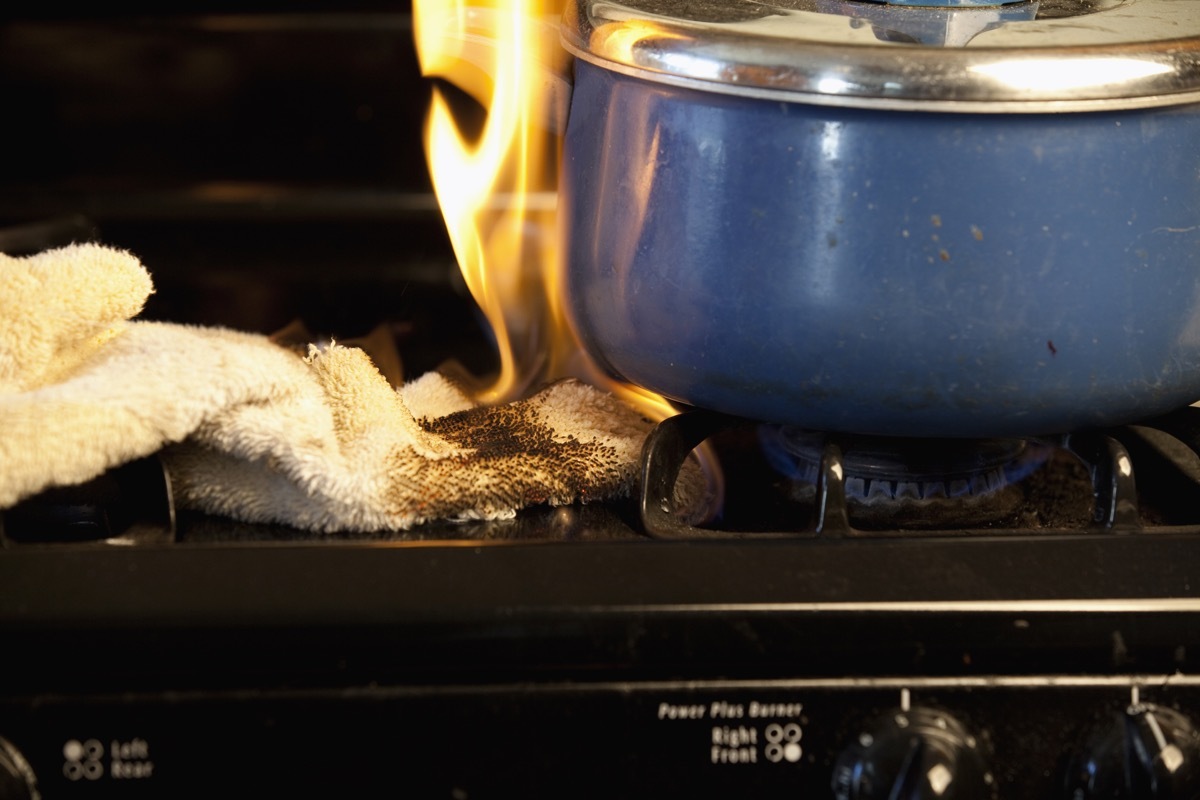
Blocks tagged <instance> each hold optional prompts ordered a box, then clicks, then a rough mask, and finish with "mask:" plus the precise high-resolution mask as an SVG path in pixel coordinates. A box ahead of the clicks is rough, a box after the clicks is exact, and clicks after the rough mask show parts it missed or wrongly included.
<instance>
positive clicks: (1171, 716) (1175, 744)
mask: <svg viewBox="0 0 1200 800" xmlns="http://www.w3.org/2000/svg"><path fill="white" fill-rule="evenodd" d="M1067 797H1068V798H1070V800H1091V799H1092V798H1102V797H1103V798H1115V799H1117V800H1124V799H1126V798H1127V799H1128V800H1143V798H1144V799H1145V800H1195V798H1197V797H1200V733H1197V730H1196V727H1195V725H1193V724H1192V722H1191V721H1190V720H1189V719H1188V718H1187V717H1185V716H1184V715H1183V714H1180V713H1179V712H1178V711H1173V710H1172V709H1169V708H1163V707H1161V706H1155V705H1151V704H1149V703H1139V704H1137V705H1132V706H1130V707H1129V708H1128V709H1126V710H1125V712H1124V713H1123V714H1120V715H1118V717H1117V718H1116V719H1115V720H1114V721H1113V723H1112V725H1111V726H1110V727H1109V728H1108V729H1107V730H1105V731H1103V732H1102V733H1101V734H1100V736H1099V737H1097V739H1096V740H1095V741H1094V742H1093V743H1092V745H1091V747H1090V748H1089V749H1088V750H1087V751H1086V752H1085V753H1084V754H1083V755H1082V756H1081V757H1080V758H1078V759H1076V761H1075V762H1074V763H1073V764H1072V766H1071V770H1070V773H1069V775H1068V779H1067Z"/></svg>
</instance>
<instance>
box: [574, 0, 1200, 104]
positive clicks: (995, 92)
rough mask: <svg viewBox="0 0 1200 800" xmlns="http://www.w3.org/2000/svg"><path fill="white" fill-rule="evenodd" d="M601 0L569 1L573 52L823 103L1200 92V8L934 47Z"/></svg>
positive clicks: (632, 69)
mask: <svg viewBox="0 0 1200 800" xmlns="http://www.w3.org/2000/svg"><path fill="white" fill-rule="evenodd" d="M589 2H590V3H594V7H595V8H596V9H597V10H604V11H608V12H610V13H611V11H612V9H613V8H615V7H616V4H614V3H613V2H612V0H578V3H579V7H578V8H577V9H576V15H575V16H574V18H572V14H571V9H570V7H569V8H568V14H567V16H566V18H565V20H564V24H563V27H562V29H561V39H562V43H563V46H564V47H565V48H566V49H567V50H568V51H569V52H571V53H572V54H573V55H575V56H576V57H578V58H582V59H584V60H586V61H589V62H591V63H593V64H595V65H596V66H599V67H602V68H606V69H612V70H616V71H618V72H622V73H624V74H630V75H636V76H637V77H639V78H643V79H646V80H650V81H655V82H659V83H670V84H674V85H687V86H689V87H691V88H695V89H699V90H702V91H711V92H717V93H721V94H733V95H742V96H753V97H767V98H770V99H776V100H785V101H790V102H807V103H816V104H821V105H838V106H855V107H889V108H911V109H913V110H921V109H928V110H937V111H970V112H988V111H1004V112H1025V113H1036V112H1041V111H1054V112H1062V111H1095V110H1118V109H1129V108H1151V107H1162V106H1176V105H1186V104H1191V103H1195V102H1197V100H1198V99H1200V13H1195V12H1193V13H1192V14H1191V15H1190V16H1189V18H1188V19H1186V20H1184V22H1185V23H1189V24H1185V25H1182V26H1175V27H1174V29H1173V30H1172V32H1173V33H1176V34H1177V33H1178V31H1179V27H1183V28H1184V30H1185V35H1182V36H1181V35H1174V36H1171V37H1164V38H1156V39H1140V40H1131V41H1113V42H1110V43H1105V44H1099V45H1098V44H1086V45H1080V44H1062V45H1051V46H1039V47H1012V46H1007V47H997V46H985V47H976V46H971V47H966V46H961V47H930V46H922V45H897V44H890V43H878V44H876V43H873V42H871V43H865V42H862V41H852V42H829V41H819V40H810V39H799V38H787V37H782V36H763V35H751V34H747V33H746V32H745V31H743V30H738V29H722V28H712V27H709V28H705V29H703V30H701V31H697V30H695V29H693V28H690V27H689V26H688V25H686V24H683V23H678V24H675V23H673V22H671V21H667V22H664V21H663V20H662V19H659V18H655V19H650V18H648V17H644V18H638V17H636V16H634V17H632V18H627V19H620V20H610V19H606V18H604V17H598V18H597V17H591V16H588V13H589V12H588V8H587V4H588V3H589ZM1127 2H1128V3H1130V4H1135V3H1137V2H1138V0H1127ZM1147 2H1149V3H1150V4H1153V3H1155V2H1158V3H1159V4H1160V5H1162V4H1167V5H1169V4H1170V2H1171V0H1147ZM1194 7H1196V8H1198V9H1200V3H1194ZM622 8H623V7H622ZM1094 16H1098V14H1097V15H1094ZM1191 16H1194V17H1196V19H1195V20H1192V19H1191ZM1192 22H1195V23H1196V24H1195V26H1192V25H1191V24H1190V23H1192ZM1025 24H1027V25H1028V24H1032V23H1025ZM1193 27H1194V28H1195V32H1194V33H1193V32H1192V30H1191V29H1192V28H1193Z"/></svg>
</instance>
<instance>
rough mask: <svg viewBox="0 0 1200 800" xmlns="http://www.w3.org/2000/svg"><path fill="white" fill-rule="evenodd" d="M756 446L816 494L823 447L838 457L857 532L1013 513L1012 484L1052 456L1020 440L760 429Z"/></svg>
mask: <svg viewBox="0 0 1200 800" xmlns="http://www.w3.org/2000/svg"><path fill="white" fill-rule="evenodd" d="M760 438H761V441H762V444H763V449H764V453H765V454H766V456H767V458H768V460H769V461H770V462H771V464H772V466H773V467H774V468H775V469H776V470H777V471H778V472H779V473H780V474H781V475H783V476H784V477H786V478H789V479H791V480H793V481H795V482H796V484H797V493H798V494H801V495H808V494H811V493H813V492H814V491H815V488H814V487H815V485H816V482H817V475H818V472H819V468H820V463H821V457H822V455H823V454H824V452H825V447H826V444H827V443H834V444H837V445H838V446H839V447H840V448H841V450H842V466H843V469H844V470H845V478H844V481H845V487H846V501H847V504H848V505H849V507H850V509H851V512H852V514H853V515H855V517H856V520H855V521H856V523H857V524H872V523H879V524H889V525H894V524H904V525H914V526H920V527H931V528H936V527H945V526H955V525H978V524H982V523H985V522H989V521H993V520H996V519H999V518H1001V517H1003V516H1005V515H1007V514H1010V513H1012V512H1013V511H1015V510H1016V508H1017V506H1018V505H1019V504H1020V502H1021V498H1022V495H1021V492H1020V491H1019V490H1017V489H1016V484H1017V483H1018V482H1020V481H1021V480H1022V479H1023V478H1025V477H1027V476H1028V475H1030V474H1031V473H1033V472H1034V471H1035V470H1036V469H1037V468H1038V467H1040V466H1041V465H1042V464H1044V463H1045V462H1046V461H1047V459H1048V458H1049V456H1050V454H1051V452H1052V450H1053V448H1051V447H1049V446H1047V445H1042V444H1038V443H1035V442H1030V441H1026V440H1023V439H903V438H891V437H870V436H854V435H838V436H836V437H833V436H830V435H829V434H825V433H821V432H814V431H807V430H802V429H799V428H794V427H789V426H763V427H762V428H761V429H760Z"/></svg>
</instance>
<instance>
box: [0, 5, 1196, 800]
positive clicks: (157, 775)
mask: <svg viewBox="0 0 1200 800" xmlns="http://www.w3.org/2000/svg"><path fill="white" fill-rule="evenodd" d="M264 10H267V11H272V10H273V9H264ZM138 20H139V21H138V22H137V24H132V23H131V22H130V21H129V20H114V19H110V18H105V19H91V20H84V21H63V20H59V19H40V20H26V21H23V22H21V21H18V22H10V23H7V24H6V25H5V26H3V27H0V35H3V36H4V37H5V39H4V40H5V41H8V42H10V43H11V42H15V41H20V42H23V43H24V45H23V47H22V48H20V49H17V48H14V47H6V48H0V74H2V75H3V76H4V81H5V84H4V85H6V86H7V87H8V88H9V89H12V90H14V91H16V90H20V92H22V93H23V94H22V96H24V97H33V98H38V100H39V102H40V103H41V104H42V105H43V106H44V107H46V108H53V109H56V112H55V114H54V115H52V116H53V118H54V119H53V121H47V120H44V119H43V120H41V121H38V120H36V119H35V120H34V121H33V122H31V128H30V129H29V130H27V131H26V132H25V134H24V136H25V139H24V140H23V142H24V144H25V145H26V150H27V151H28V152H30V153H31V154H32V155H31V156H30V159H29V161H28V162H26V163H24V164H23V165H22V166H21V169H20V170H18V171H17V173H14V176H13V177H12V179H11V180H8V181H6V182H5V183H4V184H3V185H2V186H0V218H2V220H3V223H4V225H5V226H6V227H5V230H4V231H3V232H0V241H3V242H4V243H5V248H10V249H13V250H21V249H24V250H33V249H37V248H38V247H42V246H48V245H50V244H53V243H55V242H58V241H61V240H62V239H63V238H64V237H66V238H68V239H77V238H95V239H100V240H103V241H106V242H108V243H111V244H114V245H117V246H121V247H126V248H129V249H131V250H133V251H134V252H136V253H138V254H139V256H140V257H141V258H142V259H143V261H144V262H145V263H146V264H147V265H148V266H149V267H150V268H151V270H152V272H153V273H154V276H155V281H156V284H157V286H158V292H157V294H156V295H155V296H154V298H153V299H152V301H151V304H150V305H149V306H148V308H147V312H146V313H147V315H149V316H150V317H151V318H158V319H166V320H172V321H179V322H194V323H202V324H222V325H229V326H231V327H236V328H243V329H248V330H258V331H261V332H270V331H273V330H277V329H279V328H281V327H283V326H285V325H286V324H287V323H288V322H290V321H291V320H293V319H297V318H299V319H302V320H304V322H305V324H306V325H307V326H308V327H309V328H310V329H311V330H313V331H314V332H317V333H318V334H321V335H329V336H337V337H339V338H343V337H354V336H360V335H363V334H365V333H366V332H367V331H369V330H372V329H375V328H377V327H378V326H380V325H382V326H384V329H385V330H387V331H388V332H389V334H390V335H391V336H392V337H393V338H394V340H395V342H396V347H397V350H398V352H399V354H400V356H401V361H402V363H403V364H404V368H405V373H406V374H407V375H410V376H411V375H418V374H421V373H422V372H424V371H426V370H428V369H433V368H436V367H437V366H438V365H439V364H441V363H443V362H444V361H446V360H447V359H454V360H456V361H458V362H459V363H460V364H462V365H464V366H465V367H466V368H467V369H468V370H470V371H472V372H475V373H479V374H482V373H484V372H486V371H487V370H488V369H491V368H493V367H494V362H493V358H494V357H493V356H492V355H491V351H490V347H489V345H488V339H487V334H486V333H485V328H484V327H483V325H482V323H481V322H480V320H479V318H478V316H477V314H476V312H475V310H474V308H473V307H472V305H471V303H470V302H469V300H468V299H467V295H466V293H465V291H464V289H463V287H462V285H461V283H460V282H459V279H458V278H457V277H456V273H455V269H454V264H453V258H452V256H451V255H450V251H449V246H448V245H447V243H446V240H445V236H444V233H443V232H442V229H441V227H440V222H439V219H438V215H437V208H436V203H434V202H433V200H432V197H431V195H430V194H429V189H428V185H427V182H426V179H425V178H424V166H423V164H422V163H421V161H420V153H419V145H418V144H417V143H416V140H415V136H414V134H413V133H412V131H413V129H414V128H415V127H417V124H418V122H419V119H420V114H421V113H422V112H421V111H420V109H422V108H423V107H424V102H425V100H426V98H427V92H425V91H422V90H420V88H419V79H418V78H417V77H415V67H414V65H413V64H412V61H411V53H410V52H409V51H408V49H407V48H405V47H398V46H397V44H396V41H397V39H398V38H403V37H398V36H397V35H396V33H397V31H399V32H401V33H403V32H404V31H406V30H407V27H406V26H407V15H406V13H405V12H404V10H403V9H401V10H400V11H398V12H396V11H392V10H387V11H386V12H385V11H380V10H379V9H366V10H364V11H363V12H361V13H349V14H348V13H337V14H312V15H299V16H295V15H291V16H288V15H284V16H280V15H276V14H258V15H245V14H241V13H232V12H231V13H230V14H228V15H225V16H220V15H212V14H207V13H200V12H197V14H196V15H191V16H188V15H181V16H179V17H174V18H171V19H167V20H161V19H160V20H158V21H157V22H155V21H153V20H149V19H146V18H143V17H139V18H138ZM39 41H41V42H45V43H49V45H48V46H46V47H33V46H32V44H34V43H36V42H39ZM50 45H52V46H50ZM69 47H75V48H76V49H75V50H74V51H73V52H75V54H76V59H77V61H75V62H72V63H69V64H65V65H59V66H58V67H57V68H56V69H53V70H52V69H50V67H49V66H48V63H49V62H48V61H46V59H45V57H44V56H43V57H41V58H40V59H39V56H38V53H53V52H62V48H69ZM314 52H319V53H322V54H323V55H324V56H325V57H324V58H323V59H317V60H318V61H320V62H321V66H322V69H321V70H319V71H315V72H314V70H312V69H311V64H312V63H313V62H314V59H313V57H312V54H313V53H314ZM121 54H124V55H125V56H126V58H118V57H117V56H119V55H121ZM155 54H157V55H155ZM152 56H153V57H157V58H158V59H159V60H160V67H161V68H160V70H159V71H158V72H157V73H153V74H152V73H149V72H145V71H140V70H137V69H128V68H124V69H121V70H116V71H115V72H113V73H104V72H102V71H97V70H95V69H94V66H95V64H97V63H102V62H104V61H105V60H106V59H116V60H115V63H118V64H123V65H125V66H126V67H128V66H129V65H131V64H136V63H142V61H143V60H144V59H146V58H150V57H152ZM188 56H192V57H188ZM201 56H203V57H204V58H209V59H213V61H212V62H203V58H201ZM197 59H199V60H197ZM200 63H209V65H210V66H209V68H208V69H207V70H204V69H200V68H199V67H198V66H197V64H200ZM281 64H282V65H283V66H286V67H287V69H286V70H285V69H282V68H281V67H280V66H279V65H281ZM214 65H215V66H214ZM192 70H200V71H199V72H194V71H192ZM105 74H111V75H112V76H115V77H112V78H111V82H109V83H105V82H104V81H105V79H104V78H102V77H100V76H102V75H105ZM284 75H290V76H291V77H289V78H288V79H287V80H285V79H284V78H283V77H281V76H284ZM392 75H403V76H408V77H407V80H408V81H409V83H407V84H401V85H395V84H394V82H393V79H392V77H390V76H392ZM205 76H207V77H205ZM214 76H218V77H220V76H224V77H223V78H222V80H223V81H224V82H221V81H215V78H214ZM296 76H300V77H301V78H304V79H305V80H307V81H308V83H303V82H301V83H300V84H297V83H295V81H296V80H297V77H296ZM381 76H383V77H381ZM85 78H87V79H89V80H95V81H96V82H97V83H98V84H100V86H99V89H96V88H95V87H93V90H94V91H99V92H100V93H101V95H103V96H104V97H106V102H105V103H101V104H99V106H103V107H104V109H107V111H104V109H101V108H100V107H99V106H97V105H95V104H91V103H89V102H86V100H87V97H88V93H87V92H86V91H84V89H85V88H86V85H87V84H86V81H85ZM267 78H270V79H273V80H276V81H278V83H277V85H276V88H277V89H278V91H276V92H274V93H273V94H270V95H269V96H268V95H253V96H250V95H248V94H247V92H248V91H249V89H248V88H247V87H251V86H259V87H261V86H262V85H263V81H264V80H265V79H267ZM147 81H151V82H154V81H157V82H158V84H156V85H158V87H159V89H162V88H163V87H164V86H168V85H174V86H175V87H176V90H179V91H183V90H186V91H183V95H185V96H187V97H190V98H191V100H192V102H191V104H190V105H189V106H187V107H186V108H176V110H175V111H174V112H173V113H176V114H179V115H182V116H183V119H182V120H176V121H175V123H172V124H168V123H169V122H170V120H167V119H165V118H163V117H160V116H157V114H158V113H160V112H152V109H151V107H150V104H148V101H147V100H146V99H145V98H146V97H147V95H146V91H145V90H146V89H147V86H146V85H145V84H146V82H147ZM214 81H215V82H214ZM251 94H252V93H251ZM289 98H290V99H289ZM262 103H267V107H266V108H264V107H263V106H262V105H260V104H262ZM314 108H319V109H320V110H321V113H320V114H314V115H313V116H311V117H303V116H297V115H298V114H301V110H312V109H314ZM231 109H232V110H231ZM102 111H103V113H101V112H102ZM189 115H190V116H189ZM139 119H140V120H142V121H143V122H145V121H146V120H148V119H149V120H152V122H153V126H152V127H154V129H155V131H156V134H155V136H145V137H142V138H138V139H137V140H136V141H134V142H133V143H132V144H130V145H129V146H128V147H125V146H124V145H123V144H121V142H120V141H119V138H118V136H117V132H119V131H120V130H123V129H125V127H126V126H127V125H128V124H129V123H130V122H131V121H137V120H139ZM198 119H203V120H205V125H204V126H199V127H198V126H197V125H196V124H194V123H196V122H197V120H198ZM316 119H320V120H323V121H325V122H328V121H329V120H338V119H340V120H342V123H341V126H340V127H329V128H322V127H321V124H325V122H323V123H321V124H318V123H317V122H314V120H316ZM297 120H301V121H305V120H306V121H307V123H308V127H304V126H303V125H297V124H296V123H297ZM39 126H41V127H39ZM135 130H136V127H135ZM84 131H90V134H89V136H88V137H86V138H85V137H84V133H83V132H84ZM182 131H190V132H192V133H195V132H199V133H202V134H204V136H207V137H209V138H210V139H211V140H212V141H215V142H218V143H223V144H219V145H215V146H212V147H209V148H207V149H204V148H201V150H203V152H204V153H205V154H206V155H205V156H204V157H200V156H197V155H196V154H195V153H194V152H193V150H194V149H196V148H197V147H198V144H197V143H198V142H199V141H201V140H202V139H204V136H201V137H194V136H192V135H191V133H183V132H182ZM229 131H241V132H243V133H244V134H245V135H244V136H242V137H241V139H240V140H239V141H240V144H241V145H242V147H241V148H239V147H237V146H234V145H235V142H234V141H233V140H231V139H228V138H223V137H224V136H225V135H226V134H228V132H229ZM139 136H140V134H139ZM156 137H158V138H157V139H156ZM272 137H274V138H272ZM281 137H282V138H281ZM393 137H394V138H393ZM81 143H85V144H87V147H85V148H84V149H83V150H82V151H81V149H80V145H81ZM397 143H400V144H401V145H403V146H400V147H397ZM56 148H60V149H56ZM397 149H399V150H401V151H402V152H403V153H404V154H405V155H404V156H403V158H402V159H398V160H397V157H396V156H394V152H395V151H396V150H397ZM343 152H351V153H355V154H356V155H355V157H354V158H351V159H349V160H345V161H343V160H339V158H338V156H337V154H338V153H343ZM372 153H374V154H375V155H376V156H378V158H372V157H371V154H372ZM389 158H390V159H393V160H391V161H389V160H388V159H389ZM205 160H207V161H208V162H210V163H199V162H204V161H205ZM68 161H70V162H71V163H67V162H68ZM360 162H361V163H360ZM377 163H384V164H385V165H386V167H385V168H384V169H381V170H378V171H377V172H372V170H373V169H374V165H375V164H377ZM367 164H370V165H372V166H371V168H370V169H368V168H367V166H366V165H367ZM302 167H303V168H302ZM190 170H195V172H196V174H192V173H191V172H189V171H190ZM201 173H203V174H206V175H208V174H220V175H222V176H224V177H226V178H228V179H227V180H224V179H223V180H221V181H216V182H213V181H207V180H206V181H200V182H198V178H197V175H198V174H201ZM300 174H303V175H305V176H307V178H308V179H309V180H299V179H297V178H296V175H300ZM43 176H44V177H45V180H44V181H41V182H40V183H41V185H40V186H38V184H39V178H40V177H43ZM34 187H38V188H37V191H34ZM682 411H683V412H684V413H681V414H680V415H679V416H677V417H674V418H672V419H671V420H669V421H668V422H666V423H664V424H662V425H660V426H659V427H658V428H657V429H656V430H655V431H654V433H653V434H652V435H651V436H650V438H649V440H648V442H647V448H646V451H645V453H644V456H643V464H642V478H641V481H640V489H639V492H638V493H637V494H636V495H635V496H634V497H632V498H630V499H629V500H623V501H615V502H607V503H593V504H586V505H576V506H568V507H560V508H550V507H534V508H530V509H527V510H525V511H523V512H521V513H519V514H518V515H517V517H516V518H515V519H511V520H498V521H491V522H466V523H449V522H446V523H436V524H430V525H426V526H422V527H420V528H418V529H416V530H414V531H411V532H406V533H403V534H386V535H385V534H348V535H338V536H321V535H317V534H311V533H306V532H303V531H297V530H293V529H289V528H285V527H282V526H269V525H248V524H244V523H239V522H235V521H232V520H228V519H224V518H216V517H206V516H203V515H199V514H195V513H189V512H185V511H182V510H179V509H175V508H174V506H173V503H172V501H171V495H170V476H169V475H168V474H166V473H165V472H164V470H163V468H162V465H161V464H160V463H159V462H158V461H157V459H155V458H150V459H146V460H144V461H140V462H135V463H133V464H130V465H127V466H126V467H122V468H120V469H117V470H114V471H113V472H111V473H110V474H108V475H106V476H103V477H102V478H100V479H98V480H97V481H94V482H92V483H90V484H88V485H85V486H83V487H77V488H75V489H72V490H65V491H60V492H56V493H54V492H52V493H50V494H48V495H45V496H42V497H39V498H36V499H34V500H33V501H31V502H28V503H26V504H24V505H22V506H21V507H19V508H16V509H10V510H8V511H7V512H5V513H4V515H3V532H2V533H0V537H2V539H0V543H2V544H3V547H0V634H2V635H3V641H4V643H5V648H4V653H5V658H4V665H5V666H4V671H3V673H2V674H3V677H4V688H3V691H2V692H0V797H4V798H7V797H10V796H11V797H38V796H40V797H44V798H59V797H75V796H80V797H83V796H86V797H130V796H146V797H200V796H212V795H214V794H217V793H219V794H220V795H222V796H228V797H251V796H261V795H263V794H267V793H270V794H277V793H280V794H281V793H284V792H289V791H291V792H300V793H304V794H315V793H318V792H331V793H339V794H348V793H354V794H359V795H366V796H375V795H384V794H399V793H402V794H406V795H410V796H417V797H447V796H449V797H451V798H479V797H509V796H513V795H516V794H523V795H526V796H533V797H546V796H562V795H568V794H569V795H573V796H579V797H601V796H620V797H630V798H633V797H660V796H664V795H667V796H679V795H685V794H686V795H692V796H700V797H729V796H733V795H735V794H736V795H739V796H761V797H832V798H838V799H839V800H841V799H842V798H872V797H896V798H900V797H942V798H951V797H954V798H961V797H985V798H1005V799H1006V798H1021V799H1022V800H1026V799H1028V798H1046V799H1047V800H1049V799H1050V798H1071V800H1074V799H1075V798H1093V797H1096V798H1098V797H1164V798H1166V797H1181V798H1194V797H1196V796H1197V791H1198V790H1197V785H1198V784H1197V782H1198V780H1200V774H1198V770H1200V767H1198V766H1197V765H1198V764H1200V735H1198V733H1197V726H1200V678H1197V676H1196V674H1195V673H1196V666H1195V665H1196V659H1197V653H1198V652H1200V558H1198V557H1197V553H1200V456H1198V455H1197V452H1200V419H1198V418H1200V410H1198V409H1194V408H1183V409H1179V410H1177V411H1176V412H1174V413H1172V414H1169V415H1167V416H1164V417H1159V418H1155V419H1148V420H1144V421H1143V423H1142V424H1139V425H1131V426H1127V427H1123V428H1118V429H1111V430H1092V431H1076V432H1070V433H1064V434H1063V435H1060V436H1052V437H1034V438H1031V439H1029V440H1016V441H1014V440H1008V439H1006V440H1000V441H988V442H982V443H974V444H972V445H970V446H968V445H965V444H963V443H954V444H952V445H946V444H945V443H942V444H941V445H937V446H935V445H933V444H931V443H929V442H895V441H886V442H882V443H881V442H879V441H876V440H866V439H863V438H861V437H849V436H839V435H825V434H822V433H819V432H812V431H799V430H795V429H790V428H780V427H778V426H770V425H764V424H760V423H757V422H754V421H748V420H740V419H732V418H728V417H723V416H720V415H717V414H713V413H711V412H708V411H705V410H702V409H682ZM702 442H707V443H708V444H709V446H710V447H712V449H713V450H714V451H715V453H716V454H717V458H718V461H719V463H720V464H721V465H722V469H723V471H724V474H725V478H726V481H725V489H726V491H725V503H724V506H723V508H722V510H721V512H720V513H719V514H718V515H717V516H716V517H715V518H713V519H710V520H706V521H704V522H694V521H688V519H687V517H686V514H685V513H684V512H686V511H687V509H680V508H676V507H675V502H674V500H673V492H672V487H673V484H674V482H675V479H676V477H677V475H678V473H679V471H680V469H681V468H682V464H683V461H684V459H685V458H686V457H687V454H688V453H689V452H691V451H692V450H693V448H695V447H696V446H697V445H699V444H700V443H702ZM981 453H982V455H981ZM935 462H936V466H935ZM947 464H948V465H949V466H946V465H947ZM931 515H932V516H931Z"/></svg>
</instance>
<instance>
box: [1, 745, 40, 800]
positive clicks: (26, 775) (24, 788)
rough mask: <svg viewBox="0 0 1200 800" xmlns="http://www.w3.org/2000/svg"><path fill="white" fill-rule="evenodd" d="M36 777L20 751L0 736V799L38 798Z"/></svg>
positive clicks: (20, 799)
mask: <svg viewBox="0 0 1200 800" xmlns="http://www.w3.org/2000/svg"><path fill="white" fill-rule="evenodd" d="M39 797H41V795H40V794H38V790H37V778H36V777H35V776H34V774H33V769H32V768H31V767H30V766H29V762H28V761H26V760H25V756H23V755H21V751H20V750H18V749H17V748H16V747H14V746H13V745H12V743H11V742H9V741H8V740H7V739H4V738H0V800H38V798H39Z"/></svg>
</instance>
